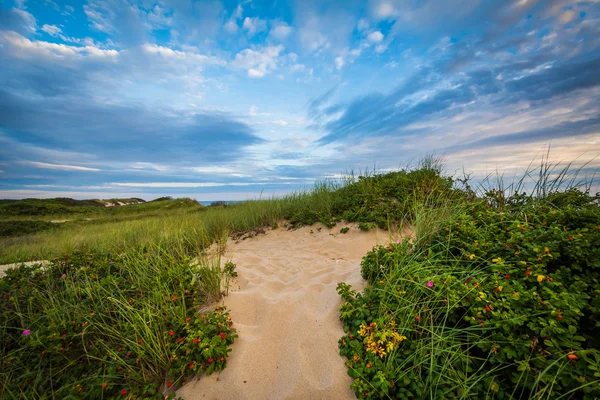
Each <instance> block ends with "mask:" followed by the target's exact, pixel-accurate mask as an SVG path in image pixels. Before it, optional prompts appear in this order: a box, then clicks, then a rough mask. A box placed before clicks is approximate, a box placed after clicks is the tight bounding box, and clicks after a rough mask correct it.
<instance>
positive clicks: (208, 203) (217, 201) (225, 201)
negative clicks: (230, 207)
mask: <svg viewBox="0 0 600 400" xmlns="http://www.w3.org/2000/svg"><path fill="white" fill-rule="evenodd" d="M196 201H197V202H198V203H200V204H202V205H203V206H210V205H211V204H213V203H225V204H235V203H243V202H244V201H245V200H214V201H200V200H196Z"/></svg>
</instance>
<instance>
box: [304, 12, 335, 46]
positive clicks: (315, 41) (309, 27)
mask: <svg viewBox="0 0 600 400" xmlns="http://www.w3.org/2000/svg"><path fill="white" fill-rule="evenodd" d="M320 28H321V22H320V20H319V19H318V18H317V17H315V16H313V17H311V18H309V19H308V20H307V21H306V22H305V24H304V25H303V26H302V28H300V30H299V38H300V43H301V44H302V46H303V47H304V48H305V49H307V50H308V51H311V52H312V51H316V50H319V49H321V48H328V47H329V42H328V41H327V38H326V37H325V35H323V34H322V33H321V32H320V30H319V29H320Z"/></svg>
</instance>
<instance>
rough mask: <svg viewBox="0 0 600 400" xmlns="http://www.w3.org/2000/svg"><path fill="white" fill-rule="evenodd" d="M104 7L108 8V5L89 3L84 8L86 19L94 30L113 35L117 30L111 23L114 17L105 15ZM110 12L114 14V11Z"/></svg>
mask: <svg viewBox="0 0 600 400" xmlns="http://www.w3.org/2000/svg"><path fill="white" fill-rule="evenodd" d="M104 6H106V7H108V5H107V4H102V3H95V2H92V3H88V4H86V5H84V6H83V12H84V13H85V15H86V17H87V18H88V20H89V21H90V23H91V24H92V27H93V28H94V29H96V30H97V31H100V32H104V33H113V32H114V31H115V28H114V27H113V25H112V22H111V18H112V17H111V16H106V15H104V13H103V12H102V11H103V7H104ZM110 11H112V13H113V14H114V11H113V10H110Z"/></svg>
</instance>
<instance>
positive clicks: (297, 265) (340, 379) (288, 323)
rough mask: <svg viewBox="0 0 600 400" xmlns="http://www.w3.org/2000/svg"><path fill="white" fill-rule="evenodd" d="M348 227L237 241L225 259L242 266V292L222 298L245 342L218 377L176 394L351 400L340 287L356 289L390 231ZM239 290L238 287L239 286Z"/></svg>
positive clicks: (284, 232) (240, 342)
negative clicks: (364, 262) (365, 260)
mask: <svg viewBox="0 0 600 400" xmlns="http://www.w3.org/2000/svg"><path fill="white" fill-rule="evenodd" d="M343 226H345V225H340V224H338V226H336V227H335V228H333V229H327V228H325V227H323V226H321V225H313V226H309V227H303V228H300V229H297V230H294V231H288V230H286V229H284V228H280V229H277V230H270V231H268V232H267V233H266V234H264V235H259V236H256V237H254V238H251V239H247V240H244V241H239V242H238V243H235V242H234V241H230V242H229V243H228V245H227V249H226V252H225V257H224V258H225V259H226V260H231V261H233V262H234V263H236V265H237V271H238V274H239V278H238V283H239V290H235V289H234V291H233V292H232V291H230V292H229V296H227V297H225V298H224V300H223V303H224V305H226V306H227V307H228V308H229V309H230V311H231V318H232V320H233V321H234V327H235V328H236V329H237V330H238V334H239V339H237V340H236V342H235V343H234V345H233V347H232V352H231V354H230V358H229V360H228V363H227V367H226V368H225V370H224V371H221V372H220V373H215V374H213V375H211V376H208V377H206V376H203V377H200V378H199V379H198V380H195V381H191V382H188V383H187V384H186V385H184V386H183V387H182V388H181V389H179V390H178V391H177V395H178V396H182V397H183V398H184V399H186V400H195V399H219V400H224V399H351V398H354V394H353V392H352V391H351V390H350V384H351V383H352V379H351V378H350V377H349V376H348V374H347V372H346V367H345V365H344V361H345V359H344V358H343V357H341V356H340V355H339V350H338V344H337V343H338V340H339V338H340V337H341V336H342V335H343V329H342V324H341V322H340V321H339V314H338V307H339V306H340V304H341V300H340V298H339V296H338V294H337V293H336V290H335V288H336V286H337V283H338V282H347V283H350V284H352V285H353V286H355V287H357V288H361V287H362V286H363V279H362V278H361V276H360V261H361V259H362V257H363V256H364V255H365V254H366V253H367V252H368V251H369V250H370V249H371V248H372V247H373V246H374V245H376V244H378V243H379V244H385V243H387V242H388V237H389V234H388V233H387V232H385V231H375V230H372V231H369V232H360V231H359V230H358V229H357V228H356V226H354V225H348V226H349V227H350V228H351V229H350V232H348V233H347V234H340V233H339V230H340V228H341V227H343ZM236 286H237V285H236Z"/></svg>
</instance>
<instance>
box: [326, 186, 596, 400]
mask: <svg viewBox="0 0 600 400" xmlns="http://www.w3.org/2000/svg"><path fill="white" fill-rule="evenodd" d="M437 228H438V229H436V230H435V233H434V234H433V236H430V237H426V238H424V239H423V240H415V241H405V242H403V243H401V244H399V245H396V244H394V245H391V246H388V247H381V246H380V247H377V248H376V249H374V250H373V251H372V252H370V253H369V254H367V256H366V257H365V258H364V259H363V263H362V274H363V277H365V278H366V279H368V281H369V283H370V286H369V287H367V288H366V289H365V291H364V293H363V294H360V293H356V292H354V291H352V289H351V288H350V287H348V286H346V285H340V286H339V287H338V291H339V292H340V294H341V295H342V297H343V298H344V300H345V304H344V305H343V306H342V308H341V319H342V321H344V327H345V330H346V332H347V334H346V335H345V336H344V337H343V338H342V339H341V340H340V348H341V354H343V355H345V356H347V357H348V359H349V360H348V362H347V365H348V367H349V368H350V369H349V374H350V375H351V376H352V377H353V378H355V381H354V383H353V385H352V388H353V389H354V390H355V392H356V394H357V396H358V397H360V398H363V397H366V396H367V394H368V397H376V398H380V397H381V398H383V397H386V398H387V397H388V396H390V397H394V398H421V397H425V396H427V397H432V398H456V397H469V398H488V397H493V398H496V397H497V398H542V397H543V398H550V397H554V396H564V397H567V398H584V399H593V398H597V397H598V396H600V384H599V383H600V351H599V350H600V335H599V334H598V332H599V328H600V322H599V321H600V308H599V305H600V304H599V303H598V301H597V299H598V298H599V296H600V208H599V207H598V196H596V197H592V196H589V195H588V194H586V193H582V192H580V191H577V190H569V191H567V192H563V193H554V194H552V195H549V196H548V197H547V198H545V199H532V198H531V197H527V196H525V195H523V194H516V195H514V196H510V197H509V198H504V197H503V196H502V193H501V192H498V191H490V192H488V193H487V194H486V196H485V197H484V198H482V199H479V200H475V201H472V202H469V203H468V204H466V205H464V207H463V208H462V209H461V211H460V212H456V213H455V214H454V216H453V217H452V218H451V219H450V221H449V222H446V223H443V224H440V225H439V226H438V227H437ZM394 334H396V335H399V336H400V337H406V339H405V340H404V339H403V340H401V341H400V340H398V339H397V337H396V339H394V337H395V336H393V335H394ZM394 340H395V341H394ZM373 343H375V345H373ZM382 350H383V351H382Z"/></svg>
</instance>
